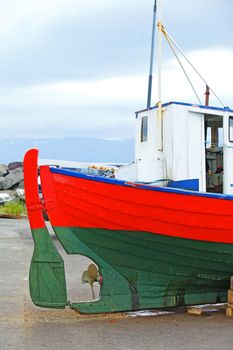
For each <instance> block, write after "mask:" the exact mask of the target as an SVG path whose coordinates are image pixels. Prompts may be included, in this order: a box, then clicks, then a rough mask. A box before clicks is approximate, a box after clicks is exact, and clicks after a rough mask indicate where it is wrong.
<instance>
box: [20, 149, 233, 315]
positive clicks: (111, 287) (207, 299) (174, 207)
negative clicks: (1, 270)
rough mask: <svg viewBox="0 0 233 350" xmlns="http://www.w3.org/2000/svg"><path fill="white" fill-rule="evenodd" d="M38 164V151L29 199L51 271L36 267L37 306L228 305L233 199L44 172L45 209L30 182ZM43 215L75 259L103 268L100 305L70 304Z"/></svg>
mask: <svg viewBox="0 0 233 350" xmlns="http://www.w3.org/2000/svg"><path fill="white" fill-rule="evenodd" d="M36 158H37V151H36V150H31V151H29V153H28V154H27V155H26V156H25V178H26V181H25V189H26V199H27V206H28V213H29V219H30V224H31V229H32V232H33V237H34V242H35V247H37V248H36V250H37V253H38V252H39V253H38V254H37V256H38V255H41V256H42V260H43V258H44V259H45V260H44V262H46V257H45V256H44V255H43V254H42V253H43V252H46V251H47V252H48V251H49V254H48V256H47V264H48V266H47V269H45V270H44V272H43V270H40V274H38V270H36V271H37V272H35V268H34V270H33V271H34V272H32V274H31V278H30V285H31V296H32V300H33V301H34V303H35V304H37V305H39V306H45V307H65V306H66V305H67V304H68V305H70V306H71V307H72V308H77V309H78V310H79V311H80V312H83V313H97V312H114V311H126V310H128V311H129V310H139V309H145V308H160V307H161V308H162V307H173V306H181V305H192V304H200V303H216V302H225V301H226V298H227V289H228V284H229V279H230V276H231V275H232V271H233V244H232V240H233V235H232V224H231V219H232V217H231V214H230V213H231V209H232V203H233V202H232V201H231V200H227V199H226V198H225V199H223V198H220V197H218V198H214V196H212V197H211V196H210V197H205V196H198V195H193V194H192V195H189V196H188V195H185V194H184V193H179V191H178V193H177V192H173V191H170V192H166V191H165V192H163V190H162V189H161V191H157V190H155V191H153V190H150V189H147V188H144V187H143V188H138V187H134V186H133V185H132V184H125V185H122V184H121V183H119V182H116V183H114V182H111V181H110V182H108V180H107V181H105V180H103V181H102V180H96V179H93V178H91V177H85V176H84V177H82V176H80V175H75V174H73V173H69V172H62V171H54V170H53V169H50V168H49V167H41V169H40V172H41V183H42V191H43V197H44V201H43V203H41V202H40V201H39V202H38V198H37V197H36V198H35V196H34V197H33V194H35V192H36V191H37V188H35V186H34V188H33V186H31V184H30V185H29V180H28V181H27V175H26V174H29V173H30V179H31V172H32V171H31V170H32V168H33V169H34V170H35V164H36ZM30 169H31V170H30ZM34 176H37V174H36V173H35V171H34ZM28 178H29V175H28ZM27 183H28V185H27ZM33 183H34V184H35V181H34V182H33ZM129 193H130V198H129ZM122 194H123V195H122ZM32 197H33V200H32ZM158 198H160V200H159V199H158ZM164 198H165V200H164ZM110 203H111V204H112V205H110ZM198 203H199V205H198ZM203 203H204V204H203ZM181 204H182V206H181ZM207 204H208V206H207ZM210 205H214V206H212V208H211V207H210ZM43 210H46V212H47V214H48V216H49V220H50V222H51V224H52V226H53V229H54V231H55V233H56V236H57V237H58V239H59V240H60V242H61V244H62V246H63V247H64V249H65V250H66V252H67V254H81V255H85V256H87V257H89V258H90V259H92V260H93V261H94V262H95V263H96V264H97V266H98V268H99V273H100V275H101V276H102V277H103V283H102V284H101V286H100V296H99V299H98V300H97V301H93V302H80V303H72V302H70V301H67V300H66V298H67V296H66V285H65V277H64V276H65V272H64V266H63V261H62V259H61V257H60V256H59V257H58V254H57V253H58V252H57V251H56V248H55V247H54V248H52V247H51V244H50V243H51V240H50V237H49V233H48V231H46V229H45V226H44V223H43V219H42V217H41V213H42V211H43ZM171 213H173V214H172V215H170V214H171ZM217 214H218V215H217ZM169 215H170V216H169ZM182 217H183V219H182ZM223 219H225V221H224V220H223ZM41 235H42V236H44V237H46V238H45V239H44V240H41ZM38 240H40V245H38ZM41 242H45V243H41ZM48 242H49V244H48ZM53 249H54V251H53ZM34 255H36V254H34ZM39 262H41V258H38V259H37V260H35V259H32V264H34V265H35V264H38V263H39ZM54 264H57V269H56V267H55V265H54ZM36 266H37V265H36ZM44 266H45V265H44ZM62 266H63V267H62ZM48 271H49V273H50V277H49V278H48V276H47V273H48ZM58 271H59V274H57V272H58ZM36 273H37V277H36V278H35V274H36ZM52 275H53V276H54V278H52V277H51V276H52ZM57 276H58V277H57ZM35 279H36V280H37V281H43V280H44V283H41V282H40V283H39V282H38V283H37V288H36V289H37V290H38V289H39V290H40V292H38V291H36V289H35V288H34V289H33V288H32V285H33V281H34V282H35ZM58 280H59V283H57V281H58ZM42 284H43V285H42ZM58 285H59V286H60V287H59V288H60V289H59V288H58Z"/></svg>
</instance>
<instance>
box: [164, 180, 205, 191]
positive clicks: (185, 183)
mask: <svg viewBox="0 0 233 350" xmlns="http://www.w3.org/2000/svg"><path fill="white" fill-rule="evenodd" d="M167 187H172V188H179V189H182V190H190V191H199V179H187V180H179V181H169V182H168V184H167Z"/></svg>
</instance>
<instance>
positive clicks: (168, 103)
mask: <svg viewBox="0 0 233 350" xmlns="http://www.w3.org/2000/svg"><path fill="white" fill-rule="evenodd" d="M172 104H174V105H178V106H188V107H197V108H202V109H208V110H215V111H222V112H232V113H233V110H232V109H231V108H229V107H224V108H221V107H213V106H204V105H198V104H195V103H187V102H177V101H171V102H166V103H163V105H162V106H163V107H167V106H169V105H172ZM157 108H158V106H153V107H151V108H149V109H142V110H139V111H136V115H137V114H138V113H140V112H146V111H148V110H151V109H157Z"/></svg>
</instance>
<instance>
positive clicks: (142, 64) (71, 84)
mask: <svg viewBox="0 0 233 350" xmlns="http://www.w3.org/2000/svg"><path fill="white" fill-rule="evenodd" d="M153 2H154V0H92V1H87V0H0V118H1V119H0V120H1V124H0V125H1V127H0V138H4V137H20V138H21V137H58V136H59V137H60V136H82V137H87V136H94V137H104V138H127V137H133V136H134V129H133V127H134V111H135V110H138V109H143V108H145V105H146V95H147V74H148V69H149V54H150V38H151V25H152V10H153ZM232 16H233V1H232V0H221V1H220V0H204V1H203V0H195V1H194V0H163V24H164V26H165V27H166V29H167V30H168V32H169V33H170V35H171V36H172V37H173V38H174V39H175V40H176V42H177V43H178V44H179V46H180V47H181V48H182V49H183V51H184V52H185V53H186V54H187V56H188V57H189V58H190V59H191V60H192V62H193V63H194V65H195V66H196V67H197V68H198V69H199V71H200V72H201V73H202V74H203V75H204V77H205V78H206V79H207V81H208V82H209V84H210V86H212V88H213V89H214V90H215V91H216V93H217V94H218V95H219V97H220V98H221V99H222V101H223V102H224V104H225V105H226V106H230V107H232V108H233V89H232V85H233V20H232ZM163 59H164V65H163V102H167V101H172V100H173V101H174V100H176V101H185V102H191V103H197V101H196V98H195V96H194V94H193V93H192V90H191V89H190V87H189V86H188V85H187V82H186V81H185V78H184V77H183V75H182V73H181V70H180V68H179V66H178V65H177V63H176V61H175V59H174V58H173V56H172V54H171V53H170V52H169V50H168V48H167V45H166V44H165V43H164V57H163ZM155 73H156V72H155ZM197 89H198V93H199V95H200V97H201V99H202V100H203V101H204V95H203V93H204V90H205V87H204V86H203V85H200V84H197ZM152 100H153V103H156V102H157V95H156V78H155V82H154V90H153V98H152ZM211 102H212V104H214V105H219V104H218V103H217V102H216V100H214V99H213V98H211Z"/></svg>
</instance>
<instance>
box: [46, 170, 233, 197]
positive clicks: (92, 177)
mask: <svg viewBox="0 0 233 350" xmlns="http://www.w3.org/2000/svg"><path fill="white" fill-rule="evenodd" d="M50 170H51V172H52V173H54V174H61V175H66V176H72V177H76V178H80V179H85V180H92V181H97V182H104V183H108V184H111V185H121V186H127V187H134V188H141V189H145V190H150V191H159V192H168V193H176V194H183V195H188V196H198V197H209V198H217V199H227V200H233V195H224V194H219V193H205V192H195V191H190V190H182V189H174V188H171V187H155V186H151V185H145V184H142V183H140V184H139V183H134V182H128V181H123V180H117V179H111V178H106V177H100V176H95V175H86V174H81V173H77V172H75V171H70V170H63V169H57V168H52V167H50Z"/></svg>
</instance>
